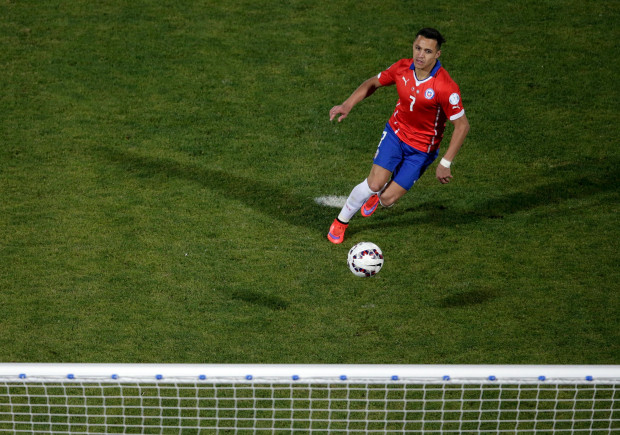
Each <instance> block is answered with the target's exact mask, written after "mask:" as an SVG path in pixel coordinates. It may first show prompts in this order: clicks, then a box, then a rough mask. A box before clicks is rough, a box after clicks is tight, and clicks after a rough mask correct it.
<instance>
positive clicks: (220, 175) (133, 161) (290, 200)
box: [100, 147, 334, 232]
mask: <svg viewBox="0 0 620 435" xmlns="http://www.w3.org/2000/svg"><path fill="white" fill-rule="evenodd" d="M100 151H101V152H103V153H104V154H105V156H106V158H107V159H108V160H109V161H111V162H112V163H114V164H116V165H118V166H119V167H121V168H123V169H125V170H126V171H128V172H130V173H132V174H133V175H135V176H136V177H143V178H148V177H155V176H161V175H164V176H166V177H170V178H179V179H185V180H188V181H191V182H195V183H198V184H200V185H202V186H204V187H206V188H208V189H209V190H211V191H215V192H219V193H222V194H224V195H226V196H228V197H230V198H231V199H233V200H238V201H241V202H243V203H244V204H246V205H248V206H249V207H251V208H253V209H255V210H256V211H257V212H260V213H263V214H265V215H268V216H271V217H272V218H273V219H277V220H280V221H284V222H286V223H288V224H291V225H296V226H303V227H306V228H308V227H309V228H312V229H314V230H317V231H319V230H320V231H321V232H325V231H326V229H327V228H328V227H329V223H331V220H333V215H334V210H333V209H329V208H326V207H324V206H321V205H319V204H317V203H316V202H314V200H313V199H312V198H308V197H306V196H303V195H297V194H295V193H292V192H291V191H289V190H285V189H283V188H282V187H280V186H278V185H276V184H274V183H269V182H265V181H263V180H256V179H251V178H245V177H241V176H238V175H234V174H231V173H228V172H226V171H224V170H219V169H211V168H206V167H203V166H200V165H198V164H190V163H181V162H178V161H176V160H174V159H170V158H161V157H153V156H144V155H139V154H136V153H134V152H131V151H127V150H121V149H117V148H113V147H101V148H100Z"/></svg>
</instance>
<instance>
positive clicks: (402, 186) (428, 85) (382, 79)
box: [327, 28, 469, 243]
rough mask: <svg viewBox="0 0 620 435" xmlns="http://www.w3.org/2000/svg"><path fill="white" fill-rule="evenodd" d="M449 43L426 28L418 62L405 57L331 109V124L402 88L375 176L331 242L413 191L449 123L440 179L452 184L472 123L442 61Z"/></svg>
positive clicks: (358, 191)
mask: <svg viewBox="0 0 620 435" xmlns="http://www.w3.org/2000/svg"><path fill="white" fill-rule="evenodd" d="M444 42H445V40H444V38H443V36H441V34H440V33H439V32H438V31H437V30H435V29H432V28H424V29H422V30H420V31H419V32H418V33H417V35H416V38H415V41H414V42H413V58H412V59H401V60H399V61H398V62H396V63H394V64H393V65H392V66H390V67H389V68H388V69H386V70H385V71H382V72H381V73H379V75H377V76H376V77H371V78H369V79H368V80H366V81H364V83H362V84H361V85H360V86H359V87H358V88H357V89H356V90H355V91H354V92H353V93H352V94H351V96H350V97H349V98H347V99H346V100H345V101H344V102H343V103H342V104H340V105H338V106H334V107H332V109H331V110H330V111H329V120H330V121H332V120H334V118H336V117H337V116H338V115H340V116H339V117H338V122H341V121H342V120H343V119H345V118H346V117H347V115H349V112H350V111H351V109H353V107H354V106H355V105H356V104H357V103H359V102H360V101H362V100H363V99H365V98H367V97H369V96H370V95H372V94H373V93H374V92H375V91H376V90H377V89H378V88H380V87H382V86H390V85H396V91H397V92H398V103H397V104H396V108H395V109H394V113H393V114H392V116H391V117H390V119H389V121H388V122H387V124H386V126H385V130H384V131H383V135H382V136H381V141H380V142H379V146H378V147H377V152H376V154H375V157H374V160H373V165H372V168H371V169H370V174H369V175H368V177H367V178H366V179H365V180H364V181H362V182H361V183H360V184H358V185H357V186H355V187H354V188H353V190H352V191H351V194H350V195H349V197H348V198H347V202H346V204H345V205H344V207H342V210H341V211H340V214H339V215H338V217H337V218H336V219H335V220H334V222H333V223H332V225H331V227H330V228H329V233H328V234H327V238H328V239H329V240H330V241H331V242H332V243H342V241H343V240H344V233H345V230H346V229H347V227H348V225H349V221H350V220H351V218H352V217H353V215H355V213H357V211H358V210H359V209H360V208H361V214H362V216H364V217H369V216H371V215H372V214H373V213H374V212H375V210H376V209H377V206H378V205H379V204H381V205H382V206H384V207H390V206H391V205H393V204H394V203H395V202H396V201H398V199H399V198H401V197H402V196H403V195H404V194H405V193H407V191H408V190H409V189H410V188H411V187H412V186H413V184H414V183H415V182H416V181H417V180H418V179H419V178H420V176H422V174H423V173H424V171H425V170H426V169H427V168H428V166H429V165H430V164H431V163H433V161H434V160H435V159H436V158H437V155H438V152H439V145H440V143H441V139H442V137H443V132H444V129H445V125H446V120H448V119H449V120H450V121H451V122H452V123H453V124H454V131H453V132H452V137H451V139H450V144H449V145H448V149H447V150H446V152H445V154H444V156H443V158H442V159H441V161H440V163H439V165H437V170H436V172H435V176H436V177H437V180H439V181H440V182H441V183H442V184H446V183H449V182H450V180H451V178H452V173H451V171H450V165H451V163H452V160H454V158H455V157H456V155H457V153H458V152H459V150H460V148H461V146H462V145H463V141H464V140H465V137H466V136H467V133H468V132H469V122H468V121H467V118H466V117H465V109H464V108H463V103H462V100H461V92H460V90H459V87H458V86H457V84H456V83H455V82H454V81H453V80H452V79H451V78H450V76H449V75H448V72H447V71H446V70H445V69H444V68H443V66H442V65H441V63H440V62H439V56H440V54H441V44H443V43H444Z"/></svg>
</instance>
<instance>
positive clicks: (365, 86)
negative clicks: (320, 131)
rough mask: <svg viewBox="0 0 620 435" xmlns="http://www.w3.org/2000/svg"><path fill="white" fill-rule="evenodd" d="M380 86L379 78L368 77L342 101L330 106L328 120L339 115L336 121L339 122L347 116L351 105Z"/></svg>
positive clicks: (351, 107) (368, 95)
mask: <svg viewBox="0 0 620 435" xmlns="http://www.w3.org/2000/svg"><path fill="white" fill-rule="evenodd" d="M381 86H383V85H382V84H381V83H380V82H379V79H378V78H377V77H376V76H375V77H371V78H369V79H368V80H366V81H365V82H364V83H362V84H361V85H360V86H359V87H358V88H357V89H356V90H355V91H353V93H352V94H351V96H350V97H349V98H347V99H346V100H345V101H344V103H342V104H340V105H338V106H334V107H332V108H331V110H330V111H329V120H330V121H333V120H334V118H335V117H336V116H338V115H340V117H339V118H338V122H341V121H342V120H343V119H344V118H346V117H347V115H348V114H349V112H350V111H351V109H353V106H355V105H356V104H357V103H359V102H360V101H362V100H363V99H364V98H367V97H370V96H371V95H372V94H373V93H374V92H375V91H376V90H377V88H380V87H381Z"/></svg>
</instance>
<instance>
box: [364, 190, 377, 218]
mask: <svg viewBox="0 0 620 435" xmlns="http://www.w3.org/2000/svg"><path fill="white" fill-rule="evenodd" d="M378 205H379V195H377V194H376V193H375V194H374V195H373V196H371V197H370V198H368V200H367V201H366V202H365V203H364V205H363V206H362V209H361V210H360V213H361V214H362V216H364V217H370V216H371V215H372V214H373V213H374V212H375V210H376V209H377V206H378Z"/></svg>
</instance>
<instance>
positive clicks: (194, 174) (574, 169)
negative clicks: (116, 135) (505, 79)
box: [100, 147, 620, 237]
mask: <svg viewBox="0 0 620 435" xmlns="http://www.w3.org/2000/svg"><path fill="white" fill-rule="evenodd" d="M100 150H102V151H103V152H104V153H105V155H106V157H107V159H109V160H110V161H111V162H113V163H115V164H117V165H118V166H120V167H122V168H124V169H125V170H126V171H129V172H131V173H133V174H134V175H135V176H137V177H152V176H157V175H162V174H163V175H165V176H167V177H170V178H180V179H186V180H189V181H192V182H195V183H199V184H200V185H202V186H204V187H206V188H208V189H210V190H212V191H217V192H220V193H223V194H225V195H227V196H229V197H230V198H232V199H235V200H239V201H242V202H243V203H245V204H246V205H248V206H249V207H251V208H253V209H255V210H257V211H259V212H261V213H263V214H266V215H268V216H271V217H272V218H273V219H275V220H280V221H284V222H286V223H288V224H291V225H296V226H301V227H305V228H311V229H313V230H316V231H319V232H321V233H324V232H325V231H326V229H327V228H328V225H329V223H330V222H331V221H332V219H333V217H334V215H335V212H334V209H331V208H327V207H324V206H321V205H319V204H317V203H315V202H314V200H313V199H312V198H309V197H306V196H304V195H297V194H295V193H293V192H291V191H290V190H286V189H284V188H282V187H280V186H278V185H277V184H274V183H269V182H265V181H263V180H260V181H257V180H255V179H250V178H245V177H241V176H238V175H234V174H231V173H228V172H226V171H223V170H218V169H211V168H206V167H203V166H200V165H197V164H190V163H181V162H178V161H175V160H173V159H169V158H160V157H153V156H143V155H138V154H136V153H133V152H131V151H126V150H120V149H117V148H112V147H102V148H100ZM618 163H620V162H618V159H607V160H605V161H598V160H587V159H584V161H582V162H580V163H573V164H570V165H565V166H562V167H560V168H557V169H556V170H555V171H562V172H564V175H563V176H562V177H555V174H550V175H552V176H554V178H555V179H556V180H557V179H558V178H561V181H552V182H549V183H547V184H537V185H523V189H521V190H519V191H517V192H514V193H510V194H506V195H503V196H499V197H495V198H489V199H485V198H480V199H478V200H475V201H473V202H471V203H470V204H469V205H468V206H466V207H464V208H457V207H454V206H452V205H451V204H452V203H451V202H450V201H445V202H442V201H439V200H427V201H423V202H419V203H417V204H416V203H415V201H414V204H415V205H412V206H408V207H402V206H401V207H399V205H401V204H398V205H397V207H394V209H392V210H387V211H386V212H384V213H376V214H375V215H374V216H373V218H372V219H368V220H362V219H359V221H358V222H356V225H355V226H352V227H351V228H350V229H349V230H348V235H349V237H350V236H353V235H354V234H355V233H356V232H357V231H362V230H365V229H368V228H372V227H376V226H377V225H389V226H390V228H392V229H394V228H399V227H403V228H409V227H411V226H412V225H414V224H416V223H424V224H431V225H438V226H454V225H461V224H468V223H471V222H476V221H480V220H488V219H502V218H504V216H507V215H510V214H513V213H518V212H521V211H525V210H530V209H533V208H536V207H540V206H544V205H548V204H551V203H559V202H562V201H565V200H569V199H578V198H584V197H588V196H591V195H596V194H598V193H601V192H607V191H617V189H618V180H619V178H620V177H619V175H620V170H619V169H618V167H619V165H618ZM410 194H415V192H411V193H410ZM411 214H414V215H419V216H417V217H415V218H414V219H412V217H411ZM360 221H361V222H360Z"/></svg>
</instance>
